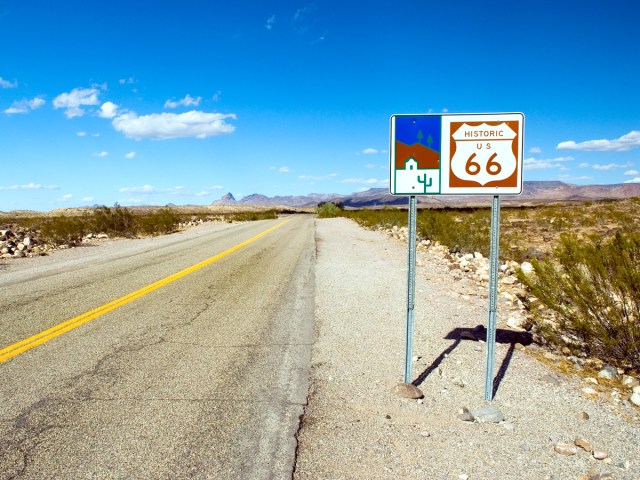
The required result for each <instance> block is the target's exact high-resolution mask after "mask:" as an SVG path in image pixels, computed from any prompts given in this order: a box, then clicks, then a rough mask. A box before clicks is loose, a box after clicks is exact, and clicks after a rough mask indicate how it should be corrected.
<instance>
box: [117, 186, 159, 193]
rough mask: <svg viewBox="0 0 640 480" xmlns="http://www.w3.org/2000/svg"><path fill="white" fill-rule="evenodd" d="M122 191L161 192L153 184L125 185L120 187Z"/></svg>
mask: <svg viewBox="0 0 640 480" xmlns="http://www.w3.org/2000/svg"><path fill="white" fill-rule="evenodd" d="M120 191H121V192H122V193H142V194H145V195H150V194H153V193H160V192H159V191H158V189H156V188H155V187H154V186H152V185H148V184H146V185H143V186H142V187H123V188H121V189H120Z"/></svg>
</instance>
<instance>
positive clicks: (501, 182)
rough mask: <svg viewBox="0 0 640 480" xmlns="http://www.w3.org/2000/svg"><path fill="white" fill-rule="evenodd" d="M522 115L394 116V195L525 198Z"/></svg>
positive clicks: (392, 123)
mask: <svg viewBox="0 0 640 480" xmlns="http://www.w3.org/2000/svg"><path fill="white" fill-rule="evenodd" d="M523 138H524V115H523V114H522V113H482V114H473V113H472V114H441V115H392V116H391V148H390V152H391V155H390V171H391V178H390V184H389V185H390V186H389V190H390V192H391V194H392V195H474V194H483V195H486V194H492V195H518V194H520V193H522V167H523V158H522V145H523Z"/></svg>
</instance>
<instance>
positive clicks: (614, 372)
mask: <svg viewBox="0 0 640 480" xmlns="http://www.w3.org/2000/svg"><path fill="white" fill-rule="evenodd" d="M598 377H600V378H607V379H609V380H618V378H619V377H618V369H617V368H616V367H614V366H611V365H605V366H604V367H602V370H600V371H599V372H598Z"/></svg>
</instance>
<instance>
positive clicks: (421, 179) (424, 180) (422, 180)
mask: <svg viewBox="0 0 640 480" xmlns="http://www.w3.org/2000/svg"><path fill="white" fill-rule="evenodd" d="M427 178H428V177H427V174H426V173H423V174H422V176H420V175H418V182H419V183H424V193H427V187H430V186H431V185H433V178H429V183H427Z"/></svg>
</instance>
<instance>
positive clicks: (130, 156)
mask: <svg viewBox="0 0 640 480" xmlns="http://www.w3.org/2000/svg"><path fill="white" fill-rule="evenodd" d="M124 158H128V159H132V158H136V152H129V153H127V154H126V155H125V156H124Z"/></svg>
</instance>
